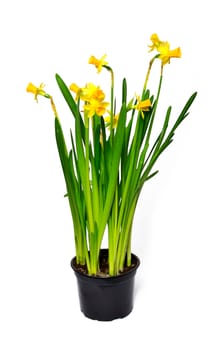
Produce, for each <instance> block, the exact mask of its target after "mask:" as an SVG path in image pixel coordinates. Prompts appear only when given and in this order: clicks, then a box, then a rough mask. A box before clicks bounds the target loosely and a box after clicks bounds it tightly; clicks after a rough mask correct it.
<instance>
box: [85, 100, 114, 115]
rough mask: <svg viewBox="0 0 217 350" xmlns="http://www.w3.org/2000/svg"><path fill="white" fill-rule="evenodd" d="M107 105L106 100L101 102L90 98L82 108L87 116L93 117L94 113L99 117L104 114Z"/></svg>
mask: <svg viewBox="0 0 217 350" xmlns="http://www.w3.org/2000/svg"><path fill="white" fill-rule="evenodd" d="M108 105H109V103H108V102H102V101H97V100H94V99H92V100H91V101H90V102H89V103H86V104H85V105H84V110H85V111H86V112H87V117H88V118H91V117H93V116H94V115H95V114H96V115H98V116H99V117H101V116H102V115H103V114H105V112H106V110H107V107H108Z"/></svg>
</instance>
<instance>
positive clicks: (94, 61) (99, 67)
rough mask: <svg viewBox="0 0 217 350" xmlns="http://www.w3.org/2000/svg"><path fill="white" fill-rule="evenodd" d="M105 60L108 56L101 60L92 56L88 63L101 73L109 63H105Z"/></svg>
mask: <svg viewBox="0 0 217 350" xmlns="http://www.w3.org/2000/svg"><path fill="white" fill-rule="evenodd" d="M105 58H106V55H104V56H102V57H101V58H100V59H99V60H98V59H97V58H96V57H95V56H91V57H90V58H89V61H88V63H90V64H93V65H94V66H95V67H96V69H97V71H98V73H100V72H101V70H102V67H103V66H107V65H108V62H106V61H105Z"/></svg>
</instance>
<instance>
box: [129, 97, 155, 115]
mask: <svg viewBox="0 0 217 350" xmlns="http://www.w3.org/2000/svg"><path fill="white" fill-rule="evenodd" d="M136 99H137V103H136V105H134V106H132V107H131V108H132V109H137V111H140V112H141V115H142V118H143V119H144V112H148V111H149V110H150V108H151V101H150V99H146V100H143V101H141V99H140V96H136Z"/></svg>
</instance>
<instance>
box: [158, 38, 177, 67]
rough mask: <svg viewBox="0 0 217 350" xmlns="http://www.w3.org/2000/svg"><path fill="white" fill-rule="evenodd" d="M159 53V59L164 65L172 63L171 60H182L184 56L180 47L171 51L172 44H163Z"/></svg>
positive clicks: (159, 48)
mask: <svg viewBox="0 0 217 350" xmlns="http://www.w3.org/2000/svg"><path fill="white" fill-rule="evenodd" d="M158 52H159V53H160V55H159V58H160V59H161V61H162V63H163V65H165V64H167V63H170V58H180V57H181V56H182V53H181V49H180V47H177V48H176V49H174V50H170V44H169V43H165V44H161V45H160V46H159V47H158Z"/></svg>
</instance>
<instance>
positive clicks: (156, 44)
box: [149, 33, 165, 52]
mask: <svg viewBox="0 0 217 350" xmlns="http://www.w3.org/2000/svg"><path fill="white" fill-rule="evenodd" d="M150 40H151V41H152V45H149V47H150V50H149V52H150V51H153V50H154V49H158V47H159V46H160V45H161V44H164V43H165V42H163V41H161V40H160V39H159V37H158V35H157V34H156V33H154V34H152V35H151V37H150Z"/></svg>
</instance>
